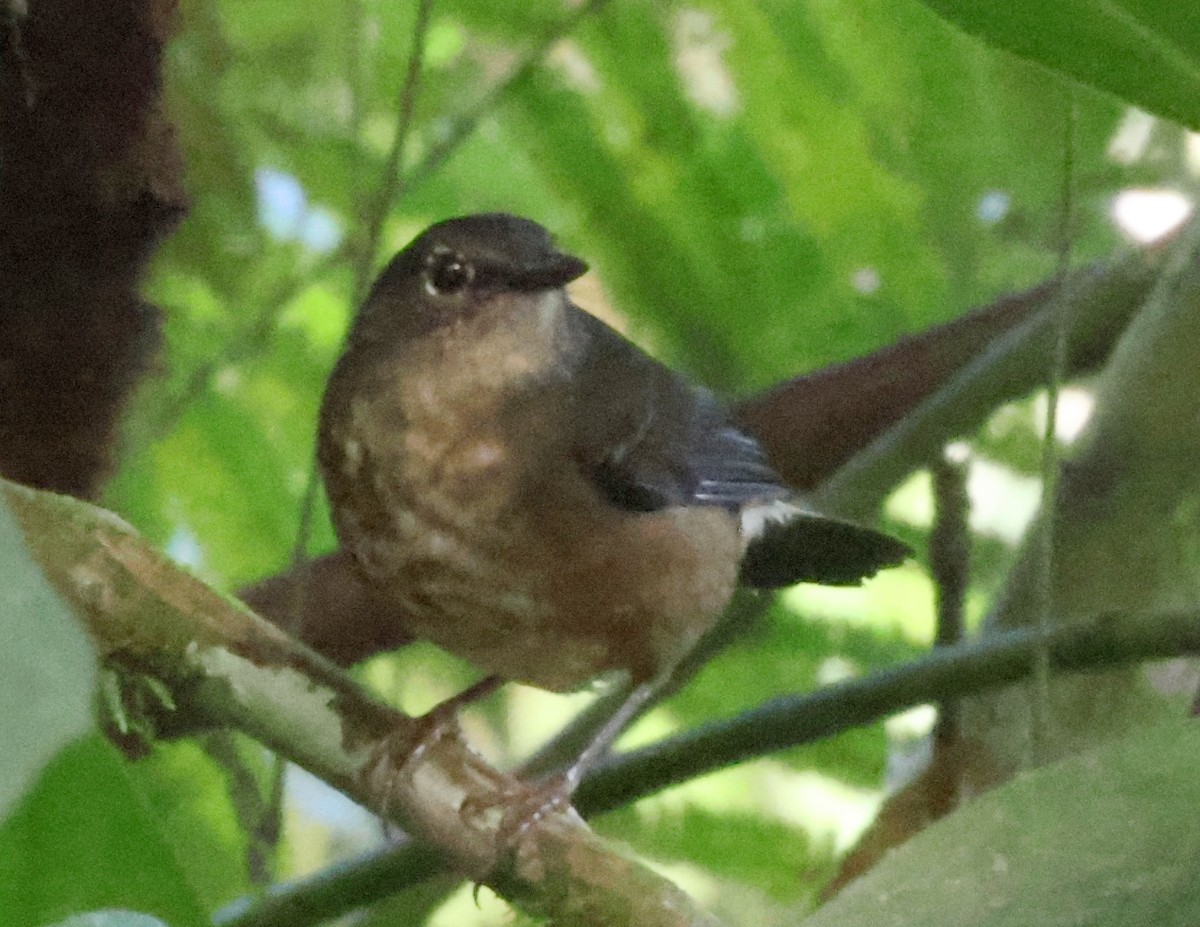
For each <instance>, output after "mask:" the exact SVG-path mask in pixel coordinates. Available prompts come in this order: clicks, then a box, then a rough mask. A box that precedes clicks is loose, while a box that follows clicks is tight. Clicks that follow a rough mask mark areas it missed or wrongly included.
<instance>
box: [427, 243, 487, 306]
mask: <svg viewBox="0 0 1200 927" xmlns="http://www.w3.org/2000/svg"><path fill="white" fill-rule="evenodd" d="M474 279H475V267H474V265H473V264H471V263H470V262H469V261H468V260H466V258H464V257H463V256H462V255H461V254H456V253H455V252H453V251H435V252H434V253H433V254H431V255H430V256H429V259H428V260H427V261H426V262H425V292H427V293H428V294H429V295H430V296H450V295H452V294H454V293H457V292H458V291H459V290H462V289H464V288H466V287H468V286H470V284H471V281H472V280H474Z"/></svg>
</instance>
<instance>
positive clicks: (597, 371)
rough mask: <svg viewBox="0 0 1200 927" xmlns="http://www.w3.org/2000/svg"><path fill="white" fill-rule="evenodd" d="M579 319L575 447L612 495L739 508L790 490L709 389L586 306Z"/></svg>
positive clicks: (620, 499) (627, 500)
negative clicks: (658, 358) (627, 337)
mask: <svg viewBox="0 0 1200 927" xmlns="http://www.w3.org/2000/svg"><path fill="white" fill-rule="evenodd" d="M577 321H578V324H579V325H580V326H581V327H583V328H584V330H585V331H586V339H585V340H583V339H581V343H583V344H585V345H586V347H585V348H584V349H583V350H582V352H581V354H580V356H579V357H578V359H577V364H576V366H575V370H574V377H573V380H574V382H573V390H574V393H575V397H576V401H577V405H576V408H577V409H578V410H579V411H578V413H577V414H576V415H574V416H573V421H572V428H573V431H574V435H573V449H574V452H575V456H576V460H577V462H578V464H579V466H580V469H581V470H582V471H583V473H584V474H585V475H586V476H587V477H588V478H589V479H590V480H591V481H592V482H593V483H594V484H595V486H596V487H597V489H598V490H599V491H600V492H601V494H602V495H603V496H604V497H605V498H606V499H607V500H608V501H609V502H610V503H612V504H613V505H616V506H618V507H621V508H625V509H629V510H631V511H641V512H648V511H655V510H657V509H661V508H666V507H668V506H673V505H714V506H721V507H723V508H726V509H728V510H729V511H731V512H738V511H740V510H741V509H742V508H743V507H744V506H746V505H748V504H750V503H752V502H767V501H770V500H773V499H779V498H782V497H783V496H785V495H787V492H788V491H787V490H786V489H785V488H784V487H783V486H782V485H781V484H780V482H779V477H778V476H777V475H776V473H775V471H774V470H772V469H771V467H770V466H769V465H768V464H767V460H766V457H765V456H764V454H763V452H762V448H760V447H759V445H758V442H757V441H755V440H754V439H753V438H752V437H750V436H749V435H747V434H746V433H745V432H742V431H740V430H739V429H738V428H736V427H735V426H734V425H733V424H732V423H731V422H730V421H729V419H728V418H727V417H726V415H725V412H724V410H723V409H722V408H721V406H720V404H719V403H718V402H717V400H716V398H715V397H714V396H713V395H712V394H711V393H709V392H708V391H707V390H702V389H698V388H697V387H695V386H692V385H691V384H690V383H688V382H687V381H686V380H685V379H684V378H683V377H681V376H679V375H678V374H676V373H675V372H673V371H672V370H670V369H669V368H667V367H665V366H664V365H662V364H660V363H659V362H658V361H656V360H654V359H653V358H652V357H650V356H649V355H647V354H645V353H644V352H642V351H641V350H640V349H639V348H637V347H636V346H635V345H633V344H631V343H630V342H628V341H626V340H625V339H624V338H623V337H621V335H619V334H618V333H616V332H615V331H613V330H612V329H611V328H609V327H608V326H607V325H605V324H604V323H603V322H601V321H599V320H598V319H595V318H594V317H592V316H589V315H586V314H585V313H582V312H580V318H578V320H577Z"/></svg>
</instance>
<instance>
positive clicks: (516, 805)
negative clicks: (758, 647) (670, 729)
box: [463, 672, 671, 853]
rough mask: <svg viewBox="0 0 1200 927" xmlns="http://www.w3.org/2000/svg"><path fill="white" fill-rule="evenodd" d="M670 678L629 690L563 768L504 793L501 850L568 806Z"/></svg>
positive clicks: (510, 847)
mask: <svg viewBox="0 0 1200 927" xmlns="http://www.w3.org/2000/svg"><path fill="white" fill-rule="evenodd" d="M670 677H671V674H670V673H669V672H668V673H664V674H662V675H661V676H658V677H656V678H655V679H653V680H651V681H649V682H644V683H640V684H639V685H637V686H635V687H634V688H633V689H631V690H630V692H629V693H628V694H627V695H626V697H625V700H624V701H623V702H622V703H621V704H620V706H619V707H618V708H617V710H616V711H615V712H613V714H612V715H611V716H610V717H609V718H608V719H607V720H606V721H605V722H604V724H603V725H602V726H601V727H600V728H599V729H598V730H597V731H596V733H595V734H594V735H593V736H592V738H591V740H590V741H589V742H588V744H587V746H585V747H584V748H583V750H582V751H580V753H579V754H578V755H577V756H576V757H575V759H574V760H572V761H571V764H570V765H569V766H567V767H566V768H565V769H564V770H562V771H561V772H558V773H553V774H551V775H549V776H546V777H545V778H543V779H541V780H540V781H537V782H535V783H531V784H525V785H522V787H521V789H520V791H517V792H514V793H512V794H510V795H508V796H505V805H506V807H505V809H504V814H503V817H502V818H501V821H500V825H499V828H498V831H497V834H496V840H497V843H498V845H499V846H500V848H501V850H502V851H503V852H507V853H513V852H515V851H516V848H517V845H518V843H519V842H520V839H521V837H522V836H523V835H524V834H525V832H526V831H528V830H529V828H530V827H532V826H534V825H535V824H537V823H538V822H539V821H541V820H542V819H543V818H545V817H546V816H547V815H549V814H553V813H555V812H558V811H563V810H565V809H566V808H567V807H568V805H569V804H570V800H571V796H572V795H573V794H574V792H575V789H577V788H578V787H579V783H580V782H581V781H583V777H584V776H585V775H586V774H587V772H588V770H589V769H591V768H592V767H593V766H594V765H595V764H596V763H597V762H598V761H599V760H600V759H602V758H603V757H604V755H605V754H606V753H607V752H608V750H609V748H610V747H611V746H612V745H613V743H614V741H616V739H617V737H619V736H620V734H621V732H622V731H623V730H624V729H625V727H626V726H627V725H628V724H629V722H630V721H632V720H633V719H634V718H635V717H637V716H638V714H640V713H641V711H642V709H644V708H645V707H646V705H647V704H648V703H649V702H651V701H652V700H653V699H654V698H656V697H657V696H658V695H659V694H660V693H661V692H662V691H663V689H664V688H665V687H666V686H667V685H668V684H669V683H670ZM479 810H485V809H479V808H475V807H468V806H464V808H463V812H464V813H467V814H469V813H471V812H473V811H479Z"/></svg>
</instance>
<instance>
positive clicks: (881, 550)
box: [572, 312, 910, 589]
mask: <svg viewBox="0 0 1200 927" xmlns="http://www.w3.org/2000/svg"><path fill="white" fill-rule="evenodd" d="M580 316H581V317H582V318H581V319H579V324H580V325H581V326H583V327H584V328H585V330H586V334H587V337H586V339H581V340H580V342H579V343H581V344H585V345H586V347H585V348H584V349H583V350H582V351H581V353H580V355H579V357H578V358H577V363H576V366H575V369H574V382H573V388H574V390H575V396H576V399H577V402H578V405H577V406H576V408H577V410H578V413H577V414H575V415H574V416H573V419H572V427H573V439H574V440H573V447H574V450H575V455H576V460H577V463H578V465H579V467H580V469H581V471H582V472H583V473H584V475H585V476H586V477H587V478H588V479H590V480H591V482H592V484H593V485H594V486H595V487H596V488H597V490H598V491H599V492H600V494H601V495H602V496H603V497H604V498H605V499H606V500H607V501H608V502H609V503H610V504H612V505H615V506H617V507H619V508H623V509H626V510H629V511H634V512H652V511H656V510H658V509H662V508H666V507H668V506H674V505H711V506H720V507H722V508H724V509H726V510H727V511H729V512H730V513H731V514H734V515H736V516H737V517H738V518H739V519H740V521H741V530H742V536H743V537H744V538H745V539H746V552H745V555H744V557H743V560H742V567H741V581H742V582H743V583H744V584H745V585H747V586H751V587H754V588H759V589H773V588H780V587H784V586H791V585H794V584H795V583H800V582H812V583H822V584H826V585H838V586H840V585H856V584H857V583H859V582H861V581H862V580H863V579H866V578H867V577H870V576H873V575H874V574H875V573H876V572H878V571H879V570H881V569H883V568H884V567H889V566H895V565H897V564H899V563H901V562H903V561H904V560H905V559H906V558H907V557H908V555H909V553H910V552H909V549H908V547H907V546H906V545H904V544H902V543H901V542H899V541H897V540H895V539H894V538H892V537H889V536H888V535H886V534H881V533H880V532H878V531H873V530H871V529H870V528H864V527H862V526H860V525H855V524H852V523H850V522H845V521H840V520H838V519H834V518H827V517H825V516H823V515H820V514H818V513H816V512H814V511H812V510H811V509H808V508H806V507H804V506H803V505H802V504H800V503H799V502H798V500H797V499H796V498H795V497H794V496H793V495H792V493H791V492H790V490H788V489H787V488H786V487H785V486H784V485H783V484H782V483H781V481H780V478H779V476H778V475H777V474H776V473H775V471H774V470H772V469H771V466H770V465H769V464H768V463H767V459H766V456H765V455H764V453H763V451H762V448H761V447H759V444H758V442H757V441H756V440H755V439H754V438H753V437H752V436H750V435H748V434H746V433H745V432H743V431H741V430H739V429H738V428H737V427H736V426H735V425H733V423H732V422H730V421H729V419H728V418H727V417H726V414H725V412H724V410H723V409H722V408H721V406H720V404H719V403H718V402H717V400H716V398H715V397H714V396H713V395H712V394H711V393H709V392H708V391H707V390H702V389H698V388H697V387H695V386H692V385H691V384H689V383H688V382H687V381H686V380H684V379H683V378H682V377H680V376H679V375H678V374H676V373H674V372H673V371H671V370H670V369H669V368H667V367H665V366H663V365H662V364H660V363H659V362H658V361H656V360H654V359H653V358H651V357H650V356H649V355H647V354H645V353H643V352H642V351H641V350H640V349H638V348H637V347H636V346H634V345H633V344H631V343H630V342H628V341H626V340H625V339H624V338H622V337H621V336H620V335H619V334H617V333H616V332H614V331H613V330H612V329H610V328H609V327H608V326H606V325H604V323H602V322H600V321H599V320H597V319H594V318H593V317H591V316H588V315H586V314H584V313H582V312H580Z"/></svg>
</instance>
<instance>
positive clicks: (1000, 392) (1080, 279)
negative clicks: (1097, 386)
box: [768, 250, 1162, 518]
mask: <svg viewBox="0 0 1200 927" xmlns="http://www.w3.org/2000/svg"><path fill="white" fill-rule="evenodd" d="M1161 254H1162V252H1161V251H1160V250H1155V251H1147V252H1138V253H1134V254H1131V255H1128V256H1126V257H1125V258H1124V259H1122V260H1119V261H1116V262H1114V263H1113V264H1111V265H1109V266H1102V265H1096V266H1092V267H1088V268H1085V269H1083V270H1080V271H1077V272H1075V273H1073V274H1070V275H1068V276H1067V277H1066V278H1064V280H1063V282H1062V285H1061V286H1058V287H1054V286H1052V285H1050V284H1044V285H1043V288H1042V296H1043V297H1044V299H1043V301H1042V303H1041V304H1040V306H1039V307H1038V311H1037V312H1035V313H1032V314H1030V315H1028V316H1026V317H1024V318H1022V319H1021V320H1020V321H1019V322H1017V323H1016V324H1014V325H1013V326H1012V327H1010V328H1008V329H1007V330H1005V331H1004V332H1003V333H1002V334H997V335H995V336H994V337H989V338H988V339H987V340H986V341H984V342H983V343H982V344H980V345H979V346H978V347H979V351H978V353H977V354H976V355H974V356H973V357H971V358H970V359H969V360H968V361H967V362H966V363H964V364H962V365H961V367H957V368H956V369H949V370H947V369H945V365H943V364H942V363H941V362H939V361H937V360H935V359H934V358H935V357H936V353H930V350H931V348H933V345H929V344H924V345H920V346H919V347H920V348H921V350H919V351H917V352H916V353H915V356H911V357H909V359H908V364H909V365H911V370H912V372H911V374H910V375H911V376H912V377H917V378H920V377H921V368H922V367H924V366H925V365H926V364H929V365H930V366H932V367H933V368H934V369H935V370H941V371H942V372H943V374H944V376H943V378H942V379H941V381H940V382H938V383H936V384H934V387H935V388H934V389H932V390H931V391H930V392H928V393H927V394H926V395H924V396H917V397H916V398H915V399H914V398H913V397H911V396H910V397H908V398H909V400H910V402H909V404H908V405H906V406H905V407H904V408H902V409H896V408H895V407H894V405H893V402H894V401H893V400H889V401H884V402H883V406H884V407H885V408H888V407H889V406H891V408H890V411H891V412H893V413H895V415H894V420H895V423H894V424H890V423H889V424H890V427H887V428H886V429H885V430H883V431H882V432H879V433H876V434H872V435H869V436H868V441H867V442H864V443H861V444H859V445H858V446H857V447H853V448H851V449H850V450H852V451H854V453H853V456H852V457H850V459H849V460H847V461H846V462H845V463H844V464H843V465H842V466H840V467H838V468H837V472H836V473H833V471H832V469H827V470H826V471H825V473H824V474H823V476H824V477H826V479H825V482H824V483H823V484H822V485H821V486H820V488H819V489H818V490H817V492H816V501H817V502H818V504H819V505H821V506H822V507H824V508H826V509H828V510H829V511H832V512H837V513H839V514H842V515H845V516H847V517H860V518H862V517H869V516H870V515H871V514H872V513H874V512H875V510H876V509H877V508H878V506H879V504H880V502H881V501H882V500H883V498H884V496H886V495H887V493H888V492H890V491H891V490H892V488H894V487H895V486H896V485H897V484H898V483H899V482H900V481H901V480H903V479H904V477H906V476H907V475H908V474H909V473H911V472H912V471H913V470H914V469H916V468H917V467H919V466H922V465H923V464H924V463H925V462H926V461H928V460H930V459H932V458H933V457H934V456H935V455H936V454H937V453H938V452H939V451H940V449H941V447H942V446H943V445H944V444H945V443H946V442H947V441H949V440H952V439H953V438H956V437H959V436H961V435H964V434H969V433H971V432H973V431H974V430H975V429H976V428H978V427H979V426H980V425H981V424H982V423H983V422H984V420H985V419H986V418H987V416H988V415H990V414H991V413H992V411H993V410H994V409H995V408H996V407H997V406H999V405H1001V404H1002V403H1004V402H1008V401H1009V400H1012V399H1016V398H1019V397H1021V396H1024V395H1027V394H1028V393H1029V392H1031V391H1032V390H1034V389H1037V388H1038V387H1040V386H1042V385H1043V384H1044V383H1045V372H1046V370H1047V368H1048V367H1049V362H1050V358H1051V356H1052V354H1053V351H1054V343H1055V339H1056V336H1057V332H1058V327H1059V322H1058V313H1060V312H1062V313H1066V314H1067V315H1068V320H1067V322H1066V327H1067V328H1068V330H1070V331H1071V333H1072V336H1071V339H1070V341H1069V344H1068V355H1067V362H1068V372H1069V373H1070V374H1072V375H1077V374H1078V373H1080V372H1082V371H1084V370H1088V369H1091V368H1092V367H1094V366H1096V365H1097V364H1098V363H1099V362H1100V361H1102V360H1103V359H1104V358H1105V357H1107V355H1108V352H1109V351H1110V350H1111V349H1112V346H1113V344H1114V342H1115V341H1116V340H1117V338H1118V337H1119V336H1120V334H1121V332H1122V331H1123V330H1124V328H1125V325H1126V324H1127V323H1128V321H1129V319H1130V318H1131V317H1132V316H1133V314H1134V313H1135V312H1136V311H1137V309H1138V308H1139V307H1140V306H1141V305H1142V303H1143V302H1144V300H1145V299H1146V296H1147V295H1148V294H1149V292H1150V289H1151V287H1152V285H1153V283H1154V281H1155V279H1156V276H1157V273H1158V268H1159V264H1160V263H1161ZM968 318H970V317H968ZM953 324H954V323H951V325H953ZM933 331H934V332H936V331H937V330H936V329H935V330H933ZM928 334H930V333H927V334H926V336H921V337H922V338H924V337H927V336H928ZM950 343H951V344H953V343H954V342H953V341H950ZM904 346H905V343H903V342H902V343H901V344H900V345H897V346H896V347H895V348H893V349H889V350H893V351H901V350H902V349H903V348H904ZM934 350H935V351H936V349H934ZM881 353H886V351H885V352H881ZM873 356H874V355H873ZM852 363H853V362H852ZM894 365H895V359H893V360H892V363H891V364H889V365H888V366H889V368H891V367H893V366H894ZM909 369H910V367H909V366H908V365H904V366H898V367H896V369H892V370H891V373H892V378H894V377H895V376H897V375H901V373H900V372H901V371H906V370H909ZM892 378H890V377H885V376H879V377H878V378H877V379H876V380H875V381H872V382H873V389H874V390H875V391H884V392H887V391H889V390H896V389H897V387H896V384H895V383H894V381H893V379H892ZM792 398H793V400H794V401H795V402H797V403H798V402H800V401H801V400H802V396H800V395H793V397H792ZM846 401H848V400H843V402H846ZM863 406H864V407H866V408H869V404H868V402H867V401H866V399H863ZM901 416H903V417H901ZM838 420H839V421H842V419H838ZM850 421H851V422H853V419H850ZM808 440H811V439H808ZM768 446H769V444H768ZM838 463H841V461H840V460H839V461H835V462H834V465H835V466H836V465H837V464H838ZM831 473H832V476H831V475H830V474H831Z"/></svg>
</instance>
